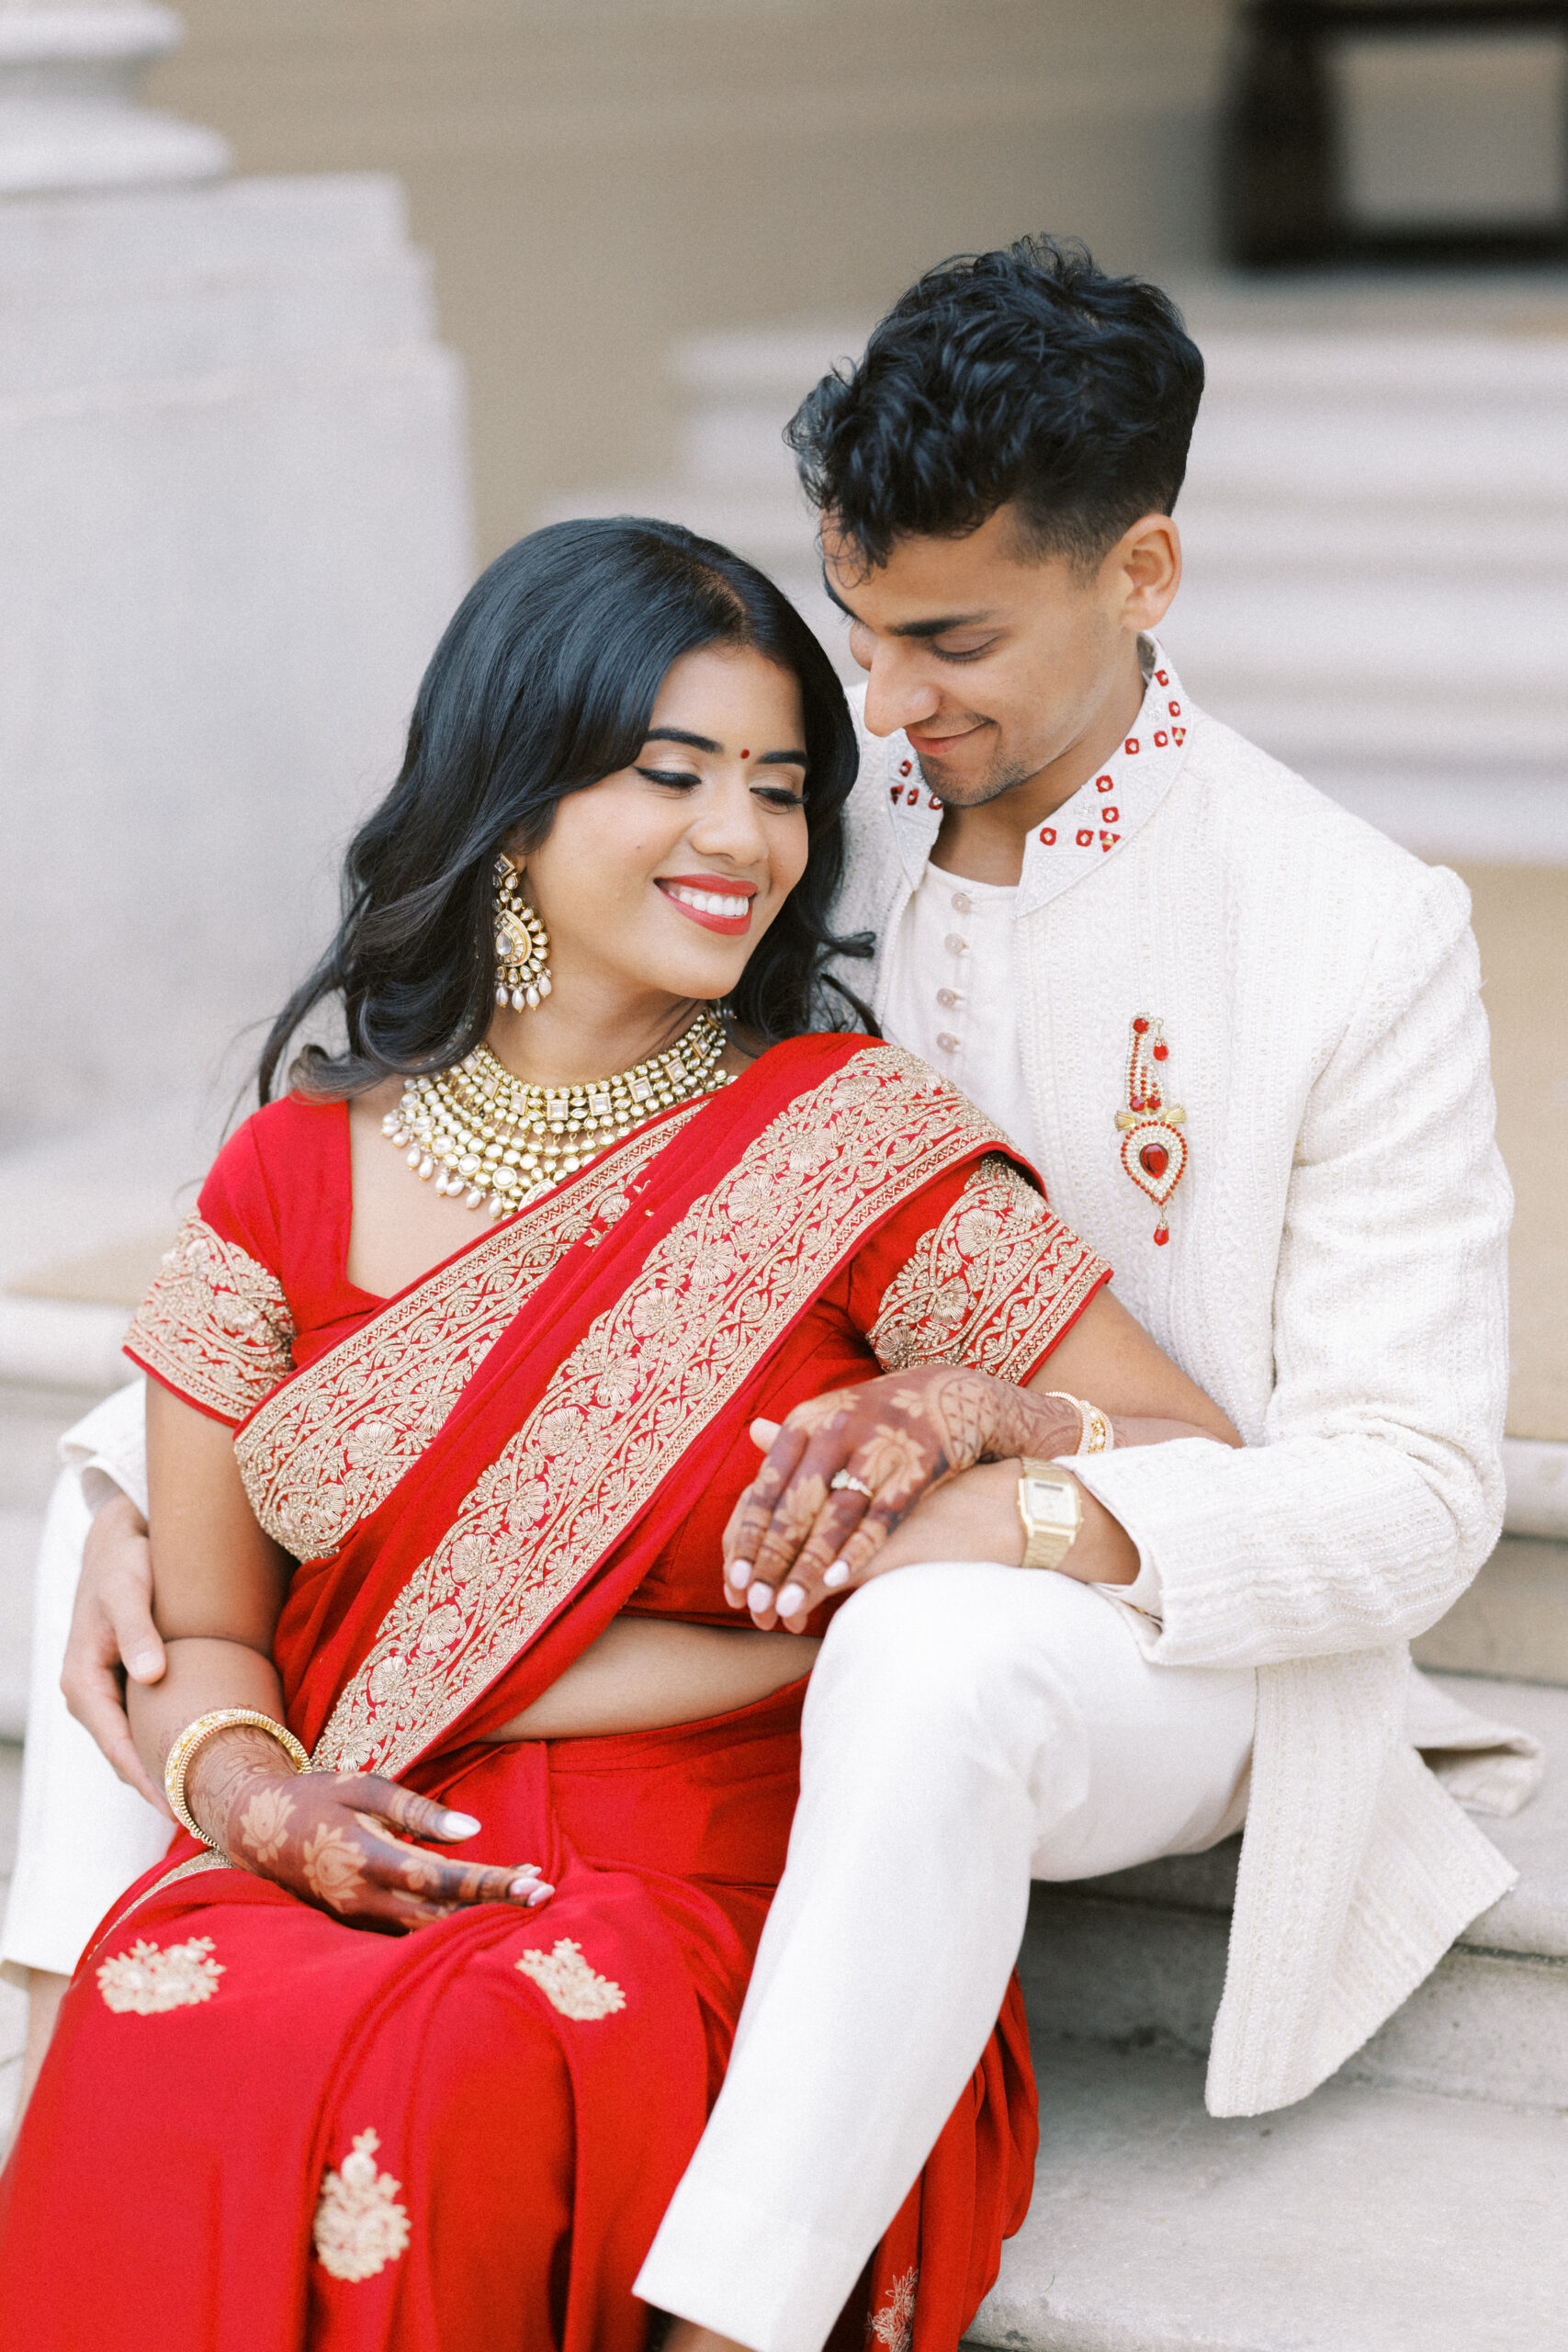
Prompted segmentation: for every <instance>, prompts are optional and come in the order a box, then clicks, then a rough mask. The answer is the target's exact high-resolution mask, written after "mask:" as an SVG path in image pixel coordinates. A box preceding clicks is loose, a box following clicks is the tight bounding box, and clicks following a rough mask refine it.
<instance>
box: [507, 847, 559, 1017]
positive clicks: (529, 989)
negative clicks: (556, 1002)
mask: <svg viewBox="0 0 1568 2352" xmlns="http://www.w3.org/2000/svg"><path fill="white" fill-rule="evenodd" d="M521 878H522V877H521V876H520V875H519V873H518V870H517V868H516V866H515V865H513V863H512V860H511V859H510V858H509V857H508V856H507V855H506V854H505V853H504V852H502V854H501V855H500V856H498V857H497V859H496V861H495V901H494V915H495V965H496V969H495V1001H496V1002H497V1004H509V1005H510V1006H511V1007H512V1010H513V1012H522V1011H523V1009H524V1007H525V1005H526V1006H527V1008H528V1010H529V1011H530V1012H537V1011H538V1009H539V1006H540V1004H541V1003H542V1001H544V999H545V998H546V997H547V996H548V994H549V992H550V968H549V961H548V958H549V953H550V939H549V933H547V931H546V929H545V926H544V924H543V923H542V922H540V921H539V918H538V916H537V915H536V913H535V912H534V910H533V908H532V907H530V906H527V905H525V902H524V899H523V896H522V893H521V891H520V890H519V888H518V887H517V886H518V883H519V881H520V880H521Z"/></svg>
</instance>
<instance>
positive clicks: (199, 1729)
mask: <svg viewBox="0 0 1568 2352" xmlns="http://www.w3.org/2000/svg"><path fill="white" fill-rule="evenodd" d="M231 1724H254V1727H255V1729H256V1730H257V1731H265V1733H267V1734H268V1736H270V1737H271V1738H273V1739H275V1740H276V1742H277V1744H278V1746H279V1747H281V1748H282V1750H283V1752H284V1754H285V1755H286V1756H287V1757H288V1760H289V1762H290V1763H291V1764H292V1765H293V1767H294V1770H296V1772H308V1771H309V1770H310V1758H309V1757H308V1756H307V1755H306V1753H305V1750H304V1749H303V1747H301V1746H300V1745H299V1741H298V1740H297V1739H296V1738H295V1736H294V1734H293V1733H292V1732H291V1731H289V1730H288V1728H287V1726H286V1725H285V1724H279V1723H275V1722H274V1721H273V1719H272V1717H271V1716H270V1715H264V1714H260V1713H258V1712H257V1711H256V1709H255V1708H254V1707H218V1708H215V1709H214V1710H213V1712H212V1713H211V1714H209V1715H197V1719H196V1721H195V1723H193V1724H186V1727H185V1729H184V1731H182V1732H181V1734H180V1736H179V1737H178V1738H177V1739H176V1740H175V1744H174V1746H173V1747H171V1748H170V1750H169V1752H168V1754H167V1756H166V1757H165V1758H164V1795H165V1796H166V1797H167V1798H168V1800H169V1804H170V1807H171V1809H172V1811H173V1813H174V1815H175V1820H176V1821H178V1822H180V1823H181V1824H183V1826H185V1827H186V1829H188V1830H189V1831H190V1834H191V1836H192V1837H193V1838H200V1840H201V1842H202V1844H203V1845H204V1846H210V1847H211V1849H212V1850H213V1852H214V1853H215V1854H220V1853H221V1852H222V1850H223V1849H222V1847H221V1846H220V1844H219V1843H218V1840H217V1838H209V1836H208V1834H207V1832H206V1830H205V1829H204V1828H203V1827H202V1826H201V1824H200V1822H199V1821H197V1819H196V1817H195V1816H194V1815H193V1814H192V1812H191V1810H190V1807H189V1806H188V1805H187V1804H186V1774H187V1772H188V1771H189V1770H190V1765H191V1758H192V1757H193V1756H194V1755H195V1754H196V1751H197V1748H198V1747H200V1746H201V1744H202V1742H203V1740H205V1739H210V1738H211V1736H212V1735H213V1733H214V1732H215V1731H227V1730H228V1729H229V1728H230V1726H231Z"/></svg>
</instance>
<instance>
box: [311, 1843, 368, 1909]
mask: <svg viewBox="0 0 1568 2352" xmlns="http://www.w3.org/2000/svg"><path fill="white" fill-rule="evenodd" d="M300 1869H301V1874H302V1875H303V1877H304V1881H305V1883H306V1885H307V1886H308V1887H309V1888H310V1892H311V1894H313V1895H315V1897H316V1899H317V1900H318V1902H321V1903H324V1904H326V1905H328V1907H329V1908H330V1909H332V1910H333V1911H347V1910H349V1909H350V1908H351V1907H352V1906H353V1905H354V1904H355V1901H356V1900H357V1899H358V1897H359V1896H360V1895H361V1894H362V1893H363V1892H364V1887H365V1865H364V1860H363V1858H362V1856H361V1854H360V1850H359V1849H358V1847H357V1846H356V1845H355V1842H354V1840H353V1838H351V1837H350V1836H349V1835H348V1832H347V1831H346V1830H345V1829H339V1828H338V1827H337V1826H335V1824H334V1823H332V1822H329V1821H323V1822H322V1823H321V1825H320V1826H319V1827H318V1828H317V1829H316V1830H315V1831H314V1832H313V1833H312V1835H311V1836H310V1837H309V1838H307V1839H306V1841H305V1848H304V1851H303V1853H302V1854H301V1856H300Z"/></svg>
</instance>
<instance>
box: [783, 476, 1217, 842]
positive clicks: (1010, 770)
mask: <svg viewBox="0 0 1568 2352" xmlns="http://www.w3.org/2000/svg"><path fill="white" fill-rule="evenodd" d="M822 551H823V572H824V576H825V579H826V582H827V586H828V592H829V595H831V596H832V598H833V600H834V602H835V603H836V604H838V605H840V606H841V607H842V609H843V610H844V611H845V612H846V613H847V614H848V615H849V616H850V621H851V628H850V650H851V651H852V654H853V655H854V658H855V660H856V661H857V662H859V663H860V665H861V667H862V669H863V670H864V671H866V672H867V673H868V675H869V684H868V686H867V689H866V704H865V719H866V725H867V727H868V728H869V729H871V731H872V733H873V734H874V735H892V734H895V733H897V730H898V729H900V728H902V729H903V730H904V732H905V733H906V734H907V735H908V739H909V742H910V744H911V746H912V747H913V749H914V752H915V753H916V756H917V757H918V759H919V763H920V773H921V775H923V776H924V778H925V780H926V785H927V786H928V788H929V790H931V792H933V793H934V794H935V795H936V797H938V799H940V800H942V801H944V802H946V803H947V804H948V805H949V806H950V807H953V808H958V809H974V808H978V807H979V806H980V805H981V803H982V802H984V801H987V800H994V799H996V798H998V797H999V795H1001V794H1002V793H1004V792H1009V791H1011V790H1012V789H1013V787H1014V786H1017V785H1020V784H1022V783H1025V782H1026V781H1027V780H1028V779H1029V778H1030V777H1032V776H1036V775H1040V774H1041V773H1042V771H1043V770H1046V769H1049V768H1050V767H1051V766H1052V765H1053V764H1054V763H1055V762H1056V761H1058V760H1061V759H1063V758H1066V757H1067V756H1068V755H1070V754H1071V752H1073V751H1074V749H1075V747H1076V746H1077V744H1078V743H1080V742H1081V741H1083V740H1084V739H1085V738H1086V737H1089V736H1092V735H1093V734H1094V733H1095V732H1096V731H1097V729H1100V728H1101V726H1102V721H1103V718H1104V714H1105V712H1106V711H1107V710H1108V709H1111V707H1113V706H1115V705H1117V704H1118V702H1119V700H1120V699H1124V697H1125V695H1126V694H1127V692H1128V688H1129V683H1130V682H1131V681H1134V679H1135V677H1136V656H1135V645H1136V639H1137V633H1138V631H1139V630H1140V629H1142V628H1153V627H1155V626H1156V623H1157V621H1158V619H1159V618H1160V617H1161V616H1163V614H1164V612H1165V610H1166V607H1167V605H1168V604H1169V602H1170V599H1171V597H1172V596H1173V595H1174V594H1175V593H1176V584H1177V582H1178V580H1179V577H1180V555H1179V542H1178V541H1177V537H1176V526H1175V525H1174V524H1173V523H1171V522H1170V521H1169V519H1168V517H1166V516H1147V517H1145V518H1144V519H1143V520H1142V521H1140V522H1138V523H1135V524H1134V526H1132V528H1131V530H1129V531H1128V532H1126V533H1125V534H1124V535H1123V537H1122V539H1120V540H1119V541H1118V542H1117V544H1116V546H1115V547H1114V548H1111V550H1110V552H1109V553H1108V554H1107V556H1106V557H1105V559H1104V560H1103V561H1102V562H1101V563H1100V564H1098V565H1096V566H1093V567H1089V566H1081V565H1078V564H1076V563H1075V562H1073V561H1072V560H1069V559H1068V558H1067V557H1066V556H1045V557H1033V556H1031V555H1029V554H1028V553H1027V552H1025V551H1024V548H1023V545H1022V543H1021V539H1020V537H1019V533H1018V529H1017V526H1016V523H1015V518H1014V513H1013V510H1012V508H1011V507H1009V506H1004V507H1002V508H1001V509H1000V510H999V511H998V513H997V514H995V515H992V516H991V517H990V518H989V520H988V521H987V522H986V523H984V524H983V525H982V526H980V528H979V529H978V530H977V531H971V532H970V533H969V534H968V535H967V536H966V537H964V538H916V537H911V538H906V539H900V540H898V541H897V544H896V545H895V547H894V548H893V551H892V553H891V555H890V556H889V557H888V560H887V561H886V563H885V564H882V565H880V566H878V567H877V569H876V570H874V571H866V570H865V569H864V567H863V563H862V561H861V560H860V559H859V557H858V554H857V551H856V549H855V548H854V546H853V545H852V542H849V541H846V540H845V539H843V538H842V537H840V535H839V534H838V533H837V532H836V531H835V530H834V528H833V522H832V517H831V516H830V515H824V517H823V520H822ZM1135 707H1136V704H1135V703H1134V708H1135Z"/></svg>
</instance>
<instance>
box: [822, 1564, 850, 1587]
mask: <svg viewBox="0 0 1568 2352" xmlns="http://www.w3.org/2000/svg"><path fill="white" fill-rule="evenodd" d="M849 1580H850V1564H849V1562H848V1561H847V1560H835V1561H834V1563H833V1565H832V1566H831V1567H830V1568H829V1569H828V1570H826V1572H825V1573H824V1575H823V1577H822V1581H823V1583H824V1584H825V1585H826V1586H827V1588H828V1589H829V1592H838V1591H839V1590H840V1589H841V1587H843V1586H844V1585H847V1584H848V1582H849Z"/></svg>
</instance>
